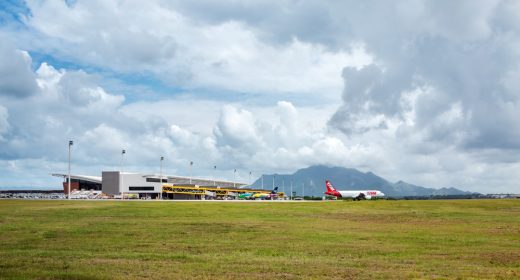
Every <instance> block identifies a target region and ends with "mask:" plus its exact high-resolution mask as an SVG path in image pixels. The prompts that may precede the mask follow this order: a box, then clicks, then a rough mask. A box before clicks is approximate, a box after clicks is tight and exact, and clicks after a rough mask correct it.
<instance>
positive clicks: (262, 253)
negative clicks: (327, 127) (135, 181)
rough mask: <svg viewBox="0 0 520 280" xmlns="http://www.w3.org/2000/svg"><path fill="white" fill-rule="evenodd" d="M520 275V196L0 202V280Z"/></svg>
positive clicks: (383, 277) (494, 277)
mask: <svg viewBox="0 0 520 280" xmlns="http://www.w3.org/2000/svg"><path fill="white" fill-rule="evenodd" d="M34 278H37V279H132V278H151V279H157V278H160V279H167V278H168V279H187V278H188V279H193V278H195V279H208V278H210V279H215V278H216V279H235V278H241V279H302V278H304V279H350V278H353V279H359V278H361V279H380V278H382V279H387V278H394V279H403V278H419V279H422V278H428V279H432V278H434V279H435V278H438V279H468V278H478V279H481V278H492V279H497V278H498V279H519V278H520V200H449V201H448V200H446V201H440V200H436V201H361V202H343V201H337V202H332V201H328V202H312V203H305V202H300V203H271V202H265V203H255V202H253V203H224V202H223V203H214V202H206V203H204V202H171V201H164V202H138V201H133V202H132V201H122V202H121V201H70V202H69V201H20V200H0V279H34Z"/></svg>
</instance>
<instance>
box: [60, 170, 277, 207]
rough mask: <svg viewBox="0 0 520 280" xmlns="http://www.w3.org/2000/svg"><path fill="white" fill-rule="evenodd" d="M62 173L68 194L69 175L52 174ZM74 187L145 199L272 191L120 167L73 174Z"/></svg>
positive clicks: (226, 197)
mask: <svg viewBox="0 0 520 280" xmlns="http://www.w3.org/2000/svg"><path fill="white" fill-rule="evenodd" d="M52 176H55V177H62V178H63V179H64V181H63V191H64V193H65V194H66V195H67V194H68V175H67V174H52ZM70 183H71V184H70V185H71V187H70V188H71V193H72V192H73V191H101V192H102V193H103V195H105V196H107V197H112V198H143V199H157V198H161V199H195V200H204V199H233V198H235V197H237V195H238V194H241V193H246V192H253V193H269V192H270V190H258V189H249V188H244V187H245V186H246V185H247V184H244V183H237V182H230V181H222V180H210V179H201V178H191V177H181V176H162V178H161V176H159V175H157V174H150V175H146V174H140V173H130V172H120V171H103V172H102V173H101V177H97V176H84V175H72V174H71V176H70Z"/></svg>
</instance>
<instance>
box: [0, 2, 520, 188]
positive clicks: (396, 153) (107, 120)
mask: <svg viewBox="0 0 520 280" xmlns="http://www.w3.org/2000/svg"><path fill="white" fill-rule="evenodd" d="M27 3H28V8H29V10H30V13H28V14H26V15H21V16H20V17H19V18H21V19H22V20H21V21H22V22H21V23H20V25H23V28H19V29H16V30H13V29H12V27H11V25H6V26H3V27H2V32H3V33H5V34H8V35H9V36H8V37H12V38H14V39H13V40H14V45H16V47H15V46H13V45H9V44H3V45H2V46H1V47H0V59H2V62H4V63H1V64H0V72H2V73H5V74H6V75H2V77H3V78H0V101H1V102H2V103H1V105H0V137H1V138H0V140H1V141H3V142H2V144H3V145H2V149H1V150H0V158H2V159H1V160H2V163H5V165H4V164H3V165H2V166H4V167H5V168H4V167H2V166H0V168H4V169H2V170H0V171H2V172H3V171H4V170H6V172H11V173H10V174H14V173H15V172H19V171H20V170H24V169H27V168H30V167H32V166H35V165H36V162H41V163H42V164H43V165H44V166H46V167H48V168H49V169H51V168H52V169H59V168H62V167H63V166H64V165H63V160H64V157H65V152H66V151H65V148H64V147H63V143H66V142H67V140H68V139H71V138H73V139H74V140H77V141H78V145H77V146H75V147H74V148H75V154H76V156H77V160H79V161H82V162H81V164H82V166H83V167H84V168H87V167H89V168H91V169H90V170H93V173H96V172H99V169H104V168H114V166H117V165H118V164H119V159H120V158H119V156H120V155H119V153H120V149H121V148H127V150H128V154H127V164H128V168H135V169H136V170H144V169H152V170H154V167H155V166H157V165H158V164H157V162H158V160H157V158H158V157H159V155H164V156H166V157H167V158H168V159H171V162H170V164H171V167H170V168H171V169H170V170H171V171H172V172H180V173H185V171H186V169H187V166H188V164H187V163H189V162H190V161H194V162H196V166H197V167H199V168H200V169H197V170H199V171H198V172H200V173H199V174H208V173H209V171H208V170H212V167H213V166H214V165H217V166H219V170H221V171H217V172H224V170H226V169H227V170H233V169H234V168H237V167H238V168H242V169H249V170H251V169H254V170H258V173H260V172H283V171H287V172H289V171H294V169H297V168H300V167H303V166H306V165H311V164H317V163H320V164H330V165H342V166H347V167H357V168H361V169H363V170H365V171H368V170H372V171H374V172H375V173H378V174H381V175H383V176H384V177H387V178H389V179H391V180H400V179H404V180H406V181H410V182H412V183H416V184H423V185H426V186H460V187H463V188H468V189H471V190H475V191H488V190H489V186H493V187H497V186H499V187H497V189H496V190H504V191H505V190H517V188H518V186H517V185H516V182H517V181H518V178H517V176H516V175H511V174H516V173H519V174H520V172H518V170H519V169H518V168H519V166H518V156H519V155H520V152H519V148H520V142H519V140H518V139H520V137H519V136H520V135H519V133H520V132H519V131H520V127H519V126H520V123H519V122H518V119H520V118H519V117H520V113H519V112H520V108H518V107H519V102H518V98H519V95H518V92H519V90H520V82H519V81H520V68H519V66H518V61H520V60H519V59H520V51H519V50H520V36H519V31H520V24H519V21H518V18H520V8H519V7H520V5H519V4H518V3H517V2H516V1H506V0H504V1H499V0H496V1H495V0H491V1H458V2H453V3H452V2H446V1H426V0H424V1H398V2H382V1H363V2H359V1H341V2H334V3H332V2H325V1H322V2H309V1H297V2H294V1H248V2H247V3H240V4H239V5H237V4H236V3H235V2H234V1H229V2H222V1H221V2H218V3H214V2H212V1H207V0H200V1H189V2H187V1H167V2H165V1H160V0H156V1H148V2H147V3H146V8H142V7H141V6H140V5H136V3H135V2H133V1H127V2H117V1H115V2H112V1H78V2H75V3H74V4H72V5H71V4H67V3H66V2H60V1H28V2H27ZM140 4H142V3H140ZM15 31H16V32H15ZM23 50H27V51H28V52H26V51H23ZM32 52H35V53H41V54H43V58H42V57H41V56H40V57H39V59H38V60H40V61H41V60H43V61H44V63H41V65H36V68H37V70H36V71H33V70H32V69H31V64H33V62H32V61H31V57H30V55H29V53H32ZM45 55H49V56H50V57H54V58H57V60H58V62H57V63H53V62H52V61H49V62H48V63H45V59H46V57H45ZM35 59H36V56H35ZM51 60H52V59H51ZM60 62H69V63H71V64H72V65H73V67H71V69H62V68H63V67H61V66H57V65H60ZM38 64H40V63H38ZM64 64H65V65H67V63H64ZM82 68H83V70H82ZM87 69H88V70H87ZM96 72H97V73H96ZM107 73H108V74H107ZM9 75H12V76H9ZM106 75H109V76H111V77H110V78H114V79H119V78H120V79H121V80H120V81H119V82H120V83H122V84H125V86H126V88H127V89H128V88H133V90H134V92H136V93H135V94H132V95H130V94H127V93H126V92H125V91H124V90H121V89H119V91H118V90H115V91H114V90H113V89H111V88H107V87H106V86H103V84H105V85H106V84H107V83H106V80H105V79H106ZM104 76H105V77H104ZM136 76H138V77H151V79H152V80H154V81H156V80H157V81H159V83H162V84H164V86H165V87H166V88H167V89H166V90H164V91H166V92H167V93H166V94H164V95H154V98H156V100H154V99H153V98H149V99H148V100H143V99H142V98H143V97H144V96H145V95H146V93H141V92H139V90H136V89H135V88H137V87H135V86H134V84H135V83H137V84H139V83H140V82H139V81H137V82H136V81H131V82H128V80H129V79H131V77H136ZM129 77H130V78H129ZM144 83H146V81H145V82H144ZM137 86H140V85H137ZM154 86H157V82H155V84H154V85H151V86H150V88H151V91H154V88H153V87H154ZM180 91H181V92H182V93H181V94H178V92H180ZM230 91H231V93H230ZM170 92H174V94H172V95H169V94H170ZM236 92H240V93H241V94H240V95H238V94H235V93H236ZM242 93H243V94H242ZM154 94H156V93H154ZM230 95H232V97H230ZM229 99H232V100H233V101H234V103H231V104H230V103H229V102H226V101H223V100H229ZM279 100H287V101H279ZM27 108H31V110H32V112H31V114H30V115H28V114H26V110H27ZM55 161H56V162H58V164H57V165H56V164H53V163H52V162H55ZM60 166H61V167H60ZM17 170H18V171H17ZM49 173H50V172H49ZM241 173H243V172H241ZM241 173H240V174H241ZM230 174H231V175H230ZM230 174H228V175H224V173H221V174H220V175H222V176H227V177H228V178H229V176H232V173H230ZM240 176H242V175H239V178H243V177H240ZM499 188H500V189H499Z"/></svg>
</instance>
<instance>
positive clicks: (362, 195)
mask: <svg viewBox="0 0 520 280" xmlns="http://www.w3.org/2000/svg"><path fill="white" fill-rule="evenodd" d="M325 187H326V188H327V191H326V192H325V194H326V195H332V196H335V197H338V198H339V197H344V198H353V199H355V200H356V199H357V200H360V199H372V198H376V197H384V196H385V194H384V193H382V192H380V191H378V190H359V191H339V190H336V189H335V188H334V187H333V186H332V184H331V183H330V182H329V181H328V180H327V181H325Z"/></svg>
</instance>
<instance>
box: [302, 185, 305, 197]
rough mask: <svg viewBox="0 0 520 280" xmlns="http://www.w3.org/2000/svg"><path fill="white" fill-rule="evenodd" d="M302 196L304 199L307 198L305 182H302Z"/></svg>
mask: <svg viewBox="0 0 520 280" xmlns="http://www.w3.org/2000/svg"><path fill="white" fill-rule="evenodd" d="M302 196H303V200H305V183H302Z"/></svg>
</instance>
